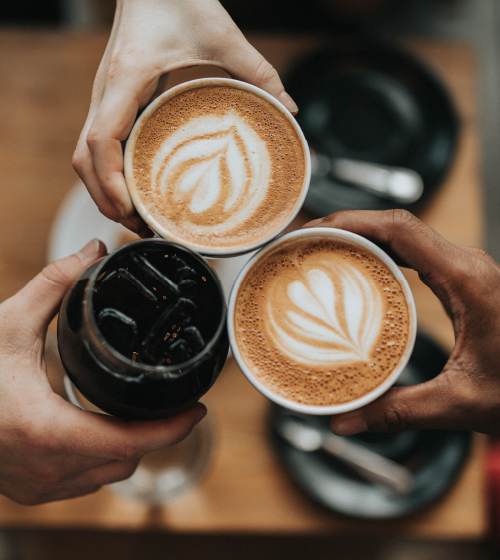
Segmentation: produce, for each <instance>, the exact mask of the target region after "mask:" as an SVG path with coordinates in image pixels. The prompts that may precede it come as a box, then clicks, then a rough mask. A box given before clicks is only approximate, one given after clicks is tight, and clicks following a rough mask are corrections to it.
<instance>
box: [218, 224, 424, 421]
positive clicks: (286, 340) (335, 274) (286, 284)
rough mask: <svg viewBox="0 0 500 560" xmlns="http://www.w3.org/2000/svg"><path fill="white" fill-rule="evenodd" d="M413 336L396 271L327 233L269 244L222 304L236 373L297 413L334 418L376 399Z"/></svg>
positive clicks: (345, 236) (362, 247)
mask: <svg viewBox="0 0 500 560" xmlns="http://www.w3.org/2000/svg"><path fill="white" fill-rule="evenodd" d="M416 332H417V322H416V310H415V303H414V299H413V295H412V293H411V290H410V287H409V285H408V282H407V281H406V279H405V277H404V276H403V274H402V272H401V271H400V269H399V268H398V266H397V265H396V264H395V263H394V261H393V260H392V259H391V258H390V257H389V256H388V255H387V254H386V253H385V252H384V251H382V250H381V249H380V248H379V247H377V246H376V245H375V244H373V243H372V242H371V241H369V240H367V239H365V238H363V237H361V236H359V235H356V234H354V233H350V232H347V231H344V230H339V229H333V228H321V227H318V228H309V229H302V230H298V231H294V232H292V233H288V234H286V235H283V236H281V237H279V238H278V239H275V240H274V241H272V242H271V243H269V244H268V245H267V246H266V247H264V248H263V249H261V250H260V251H259V252H258V253H256V254H255V255H254V256H253V257H252V258H251V259H250V261H249V262H248V263H247V264H246V266H245V267H244V268H243V269H242V270H241V272H240V274H239V276H238V278H237V279H236V282H235V284H234V286H233V289H232V291H231V295H230V298H229V304H228V333H229V341H230V345H231V350H232V353H233V356H234V358H235V360H236V362H237V364H238V366H239V367H240V369H241V371H242V372H243V374H244V375H245V376H246V377H247V379H248V380H249V381H250V383H251V384H252V385H253V386H254V387H255V388H256V389H257V390H258V391H260V392H261V393H262V394H263V395H265V396H266V397H267V398H268V399H270V400H271V401H273V402H275V403H277V404H279V405H281V406H283V407H285V408H287V409H289V410H293V411H295V412H299V413H303V414H314V415H333V414H340V413H344V412H348V411H351V410H355V409H357V408H360V407H362V406H365V405H366V404H368V403H370V402H372V401H374V400H375V399H377V398H378V397H379V396H380V395H382V394H383V393H384V392H385V391H387V390H388V389H389V388H390V387H391V386H392V385H394V383H395V382H396V381H397V379H398V378H399V376H400V375H401V373H402V372H403V370H404V369H405V367H406V365H407V363H408V360H409V359H410V356H411V353H412V351H413V347H414V343H415V337H416Z"/></svg>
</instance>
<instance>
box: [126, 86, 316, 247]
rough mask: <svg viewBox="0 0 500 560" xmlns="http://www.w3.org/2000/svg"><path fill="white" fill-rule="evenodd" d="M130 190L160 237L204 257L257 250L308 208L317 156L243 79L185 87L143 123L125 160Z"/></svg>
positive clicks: (278, 108)
mask: <svg viewBox="0 0 500 560" xmlns="http://www.w3.org/2000/svg"><path fill="white" fill-rule="evenodd" d="M124 172H125V180H126V183H127V188H128V190H129V193H130V197H131V199H132V202H133V204H134V206H135V208H136V209H137V211H138V213H139V214H140V215H141V217H142V218H143V219H144V221H145V222H146V223H147V224H148V226H149V227H150V228H151V230H152V231H153V232H154V233H155V234H157V235H158V236H159V237H163V238H166V239H168V240H170V241H173V242H176V243H179V244H182V245H184V246H187V247H189V248H190V249H193V250H195V251H197V252H199V253H201V254H203V255H205V256H212V257H225V256H231V255H238V254H243V253H247V252H250V251H254V250H256V249H258V248H259V247H262V246H263V245H265V244H266V243H268V242H269V241H271V240H272V239H274V238H275V237H276V236H277V235H278V234H279V233H281V232H282V231H283V230H284V229H285V228H286V227H287V226H288V225H289V224H290V222H291V221H292V220H293V218H294V217H295V216H296V215H297V213H298V212H299V210H300V208H301V207H302V204H303V202H304V199H305V196H306V194H307V190H308V187H309V180H310V175H311V163H310V156H309V149H308V146H307V142H306V140H305V138H304V135H303V133H302V131H301V130H300V127H299V126H298V124H297V122H296V121H295V119H294V118H293V117H292V115H291V114H290V113H289V112H288V111H287V110H286V109H285V107H283V105H281V103H280V102H279V101H277V100H276V99H274V97H272V96H271V95H269V94H268V93H266V92H265V91H263V90H261V89H259V88H257V87H255V86H252V85H249V84H246V83H244V82H239V81H237V80H231V79H224V78H204V79H200V80H193V81H191V82H186V83H184V84H180V85H178V86H176V87H173V88H172V89H170V90H168V91H166V92H165V93H163V94H162V95H161V96H159V97H158V98H157V99H156V100H155V101H153V102H152V103H151V104H150V105H149V106H148V107H147V108H146V109H145V111H144V112H143V113H142V115H141V116H140V117H139V119H138V120H137V122H136V124H135V126H134V128H133V129H132V132H131V134H130V137H129V140H128V142H127V146H126V148H125V155H124Z"/></svg>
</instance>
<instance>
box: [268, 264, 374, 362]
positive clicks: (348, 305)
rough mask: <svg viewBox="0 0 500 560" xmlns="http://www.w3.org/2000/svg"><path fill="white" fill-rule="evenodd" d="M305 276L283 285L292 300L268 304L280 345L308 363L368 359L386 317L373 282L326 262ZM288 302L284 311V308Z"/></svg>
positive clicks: (275, 301)
mask: <svg viewBox="0 0 500 560" xmlns="http://www.w3.org/2000/svg"><path fill="white" fill-rule="evenodd" d="M304 276H305V279H304V280H303V281H300V280H295V281H292V282H288V284H286V283H285V284H284V285H283V286H279V288H278V289H280V290H281V289H282V290H283V291H286V294H287V296H288V299H287V297H283V295H282V296H281V297H279V296H278V297H276V298H271V299H270V300H269V302H268V312H269V323H270V325H269V326H270V327H271V328H270V333H271V336H272V337H273V342H274V344H276V347H277V348H278V349H279V350H280V351H282V352H283V353H286V354H288V355H289V356H290V357H291V358H292V359H294V360H297V361H299V362H302V363H303V364H305V365H316V364H318V363H321V364H323V365H324V366H326V365H328V364H330V365H335V364H337V363H342V362H346V361H357V360H361V361H365V362H367V361H369V360H370V353H371V350H372V349H373V346H374V344H375V343H376V341H377V339H378V337H379V336H380V331H381V329H382V325H383V318H384V317H383V307H382V301H381V297H380V294H379V290H378V289H377V286H376V285H375V283H374V282H369V281H368V280H367V279H366V278H365V277H364V276H362V275H361V274H360V273H359V272H358V271H357V270H355V269H353V268H352V267H351V266H348V265H346V264H345V263H342V264H341V263H339V264H338V265H337V266H336V267H335V268H334V269H332V268H330V267H328V263H325V265H324V267H322V269H319V268H311V269H309V270H307V271H305V274H304ZM332 278H336V282H335V284H334V282H333V281H332ZM277 287H278V286H277ZM287 303H288V307H287V308H285V309H286V311H285V313H283V308H281V305H283V304H285V305H286V304H287Z"/></svg>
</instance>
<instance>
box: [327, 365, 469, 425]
mask: <svg viewBox="0 0 500 560" xmlns="http://www.w3.org/2000/svg"><path fill="white" fill-rule="evenodd" d="M446 377H447V374H446V373H445V372H443V373H441V374H440V375H439V376H438V377H436V378H435V379H432V380H431V381H427V382H426V383H422V384H420V385H414V386H412V387H395V388H392V389H390V390H389V391H387V393H385V394H384V395H383V396H382V397H380V398H379V399H377V400H376V401H374V402H372V403H370V404H368V405H366V406H364V407H363V408H360V409H358V410H355V411H353V412H348V413H346V414H339V415H337V416H334V417H333V418H332V420H331V428H332V431H333V432H334V433H335V434H337V435H339V436H350V435H354V434H358V433H361V432H390V433H393V432H404V431H406V430H419V429H447V430H460V429H468V426H466V424H465V423H464V422H465V419H466V417H467V416H466V415H464V414H463V409H462V407H461V406H457V399H456V397H455V395H454V394H453V392H452V389H451V387H452V385H453V384H450V383H449V382H448V381H446ZM469 429H470V427H469Z"/></svg>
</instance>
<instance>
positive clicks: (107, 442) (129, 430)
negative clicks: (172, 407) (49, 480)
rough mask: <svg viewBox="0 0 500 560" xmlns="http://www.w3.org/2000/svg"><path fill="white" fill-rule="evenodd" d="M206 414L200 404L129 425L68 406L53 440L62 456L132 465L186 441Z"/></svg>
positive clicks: (56, 428) (54, 429)
mask: <svg viewBox="0 0 500 560" xmlns="http://www.w3.org/2000/svg"><path fill="white" fill-rule="evenodd" d="M205 414H206V408H205V406H204V405H203V404H201V403H197V404H195V405H193V406H192V407H190V408H189V409H188V410H186V411H184V412H182V413H180V414H177V415H175V416H172V417H170V418H166V419H163V420H150V421H128V422H126V421H123V420H120V419H118V418H114V417H112V416H106V415H103V414H97V413H93V412H88V411H83V410H80V409H78V408H77V407H74V406H72V405H69V404H68V406H67V407H66V408H64V409H63V410H61V411H60V414H59V415H60V422H59V423H58V424H57V425H56V426H55V427H54V428H53V437H54V439H55V441H56V442H57V444H58V448H59V449H60V450H61V452H65V453H74V454H77V455H87V456H89V457H101V458H104V459H114V460H118V461H129V460H133V459H139V458H140V457H142V456H143V455H145V454H146V453H149V452H151V451H156V450H158V449H162V448H164V447H168V446H170V445H173V444H175V443H178V442H179V441H181V440H183V439H184V438H185V437H186V436H188V435H189V433H190V432H191V430H192V429H193V427H194V425H195V424H196V423H197V422H199V421H200V420H201V419H202V418H203V417H204V416H205ZM68 434H71V437H68Z"/></svg>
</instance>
